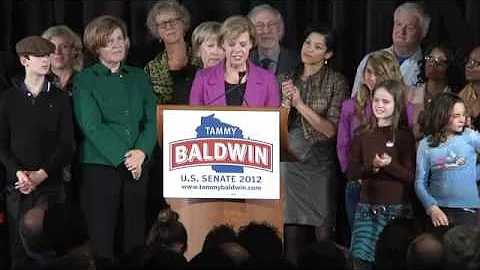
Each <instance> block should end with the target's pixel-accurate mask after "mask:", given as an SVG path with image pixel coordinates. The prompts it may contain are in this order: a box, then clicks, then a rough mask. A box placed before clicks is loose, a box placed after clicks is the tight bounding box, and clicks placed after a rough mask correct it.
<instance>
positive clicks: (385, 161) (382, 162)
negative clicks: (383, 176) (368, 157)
mask: <svg viewBox="0 0 480 270" xmlns="http://www.w3.org/2000/svg"><path fill="white" fill-rule="evenodd" d="M391 162H392V157H391V156H390V155H389V154H387V153H383V154H381V155H378V154H375V157H374V158H373V162H372V165H373V170H374V171H375V172H378V170H379V169H380V168H382V167H385V166H388V165H390V163H391Z"/></svg>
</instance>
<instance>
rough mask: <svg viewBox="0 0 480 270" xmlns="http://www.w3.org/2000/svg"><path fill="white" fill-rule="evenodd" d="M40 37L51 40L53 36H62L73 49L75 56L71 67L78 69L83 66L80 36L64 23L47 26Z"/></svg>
mask: <svg viewBox="0 0 480 270" xmlns="http://www.w3.org/2000/svg"><path fill="white" fill-rule="evenodd" d="M42 37H43V38H46V39H48V40H52V38H53V37H62V38H63V39H65V41H66V42H68V43H69V45H70V46H72V47H73V49H74V50H75V58H74V59H73V64H72V68H73V69H74V70H76V71H80V70H81V69H82V67H83V53H82V49H83V45H82V39H81V38H80V36H79V35H78V34H77V33H75V32H74V31H73V30H72V29H70V27H68V26H66V25H55V26H52V27H49V28H48V29H47V30H45V31H44V32H43V33H42Z"/></svg>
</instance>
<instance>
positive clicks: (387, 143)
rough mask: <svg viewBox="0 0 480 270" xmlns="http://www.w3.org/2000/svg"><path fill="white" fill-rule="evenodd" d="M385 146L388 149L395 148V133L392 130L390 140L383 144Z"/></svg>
mask: <svg viewBox="0 0 480 270" xmlns="http://www.w3.org/2000/svg"><path fill="white" fill-rule="evenodd" d="M385 146H386V147H388V148H392V147H394V146H395V131H394V130H393V129H392V139H391V140H387V142H386V143H385Z"/></svg>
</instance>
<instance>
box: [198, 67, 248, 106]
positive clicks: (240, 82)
mask: <svg viewBox="0 0 480 270" xmlns="http://www.w3.org/2000/svg"><path fill="white" fill-rule="evenodd" d="M245 75H247V72H246V71H239V72H238V84H236V85H235V86H234V87H232V88H230V89H228V90H227V91H225V92H223V93H222V94H220V95H218V96H217V97H215V98H214V99H212V100H210V101H209V102H208V103H207V104H206V106H208V105H210V104H212V103H214V102H215V101H217V100H218V99H219V98H221V97H223V96H226V95H229V94H230V93H231V92H233V91H238V90H239V89H240V85H241V84H242V80H243V77H245ZM245 90H246V89H245ZM244 95H245V94H243V95H242V100H243V98H244ZM244 101H245V105H247V106H248V103H247V101H246V100H244Z"/></svg>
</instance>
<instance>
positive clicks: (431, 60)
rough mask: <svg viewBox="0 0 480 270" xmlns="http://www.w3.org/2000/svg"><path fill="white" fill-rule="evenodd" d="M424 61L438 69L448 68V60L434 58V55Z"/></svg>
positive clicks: (428, 56)
mask: <svg viewBox="0 0 480 270" xmlns="http://www.w3.org/2000/svg"><path fill="white" fill-rule="evenodd" d="M424 59H425V62H427V63H430V64H433V65H434V66H436V67H446V66H448V60H447V59H442V58H439V57H434V56H432V55H426V56H425V58H424Z"/></svg>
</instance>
